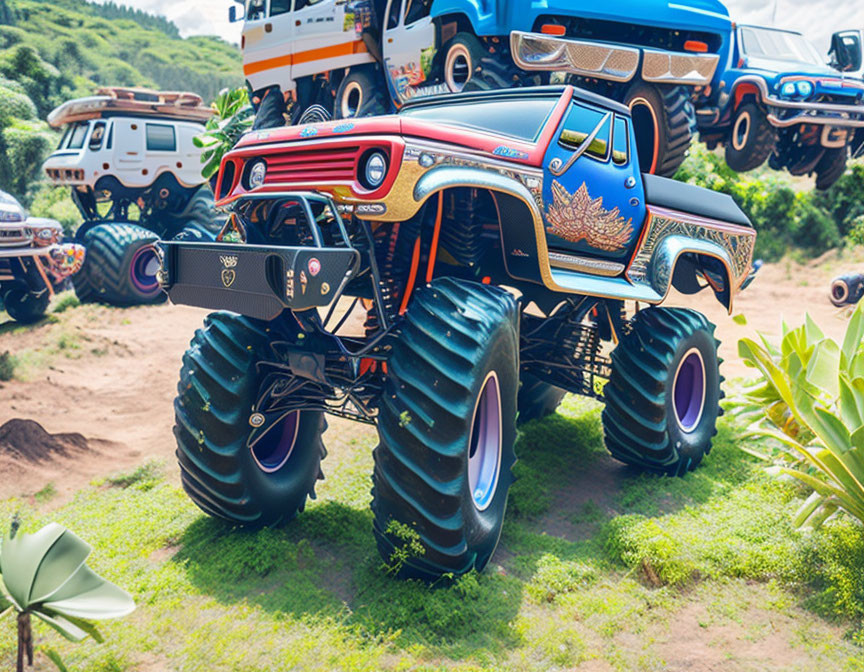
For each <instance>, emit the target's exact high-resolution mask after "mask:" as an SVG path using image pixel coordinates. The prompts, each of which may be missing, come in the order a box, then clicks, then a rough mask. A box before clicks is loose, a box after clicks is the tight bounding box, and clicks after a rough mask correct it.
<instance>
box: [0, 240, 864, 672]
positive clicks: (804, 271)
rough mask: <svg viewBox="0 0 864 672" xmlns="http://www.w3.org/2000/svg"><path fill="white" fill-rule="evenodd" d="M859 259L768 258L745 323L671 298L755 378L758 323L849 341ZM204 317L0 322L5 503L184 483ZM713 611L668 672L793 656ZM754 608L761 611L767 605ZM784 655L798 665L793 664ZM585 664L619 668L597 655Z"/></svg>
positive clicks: (0, 495) (340, 432) (165, 309)
mask: <svg viewBox="0 0 864 672" xmlns="http://www.w3.org/2000/svg"><path fill="white" fill-rule="evenodd" d="M861 262H862V259H856V258H852V257H847V258H845V259H843V258H837V257H836V256H831V257H826V258H823V259H820V260H817V261H815V262H812V263H810V264H808V265H807V266H802V265H798V264H795V263H791V262H790V263H785V262H784V263H780V264H774V265H767V266H766V267H764V268H763V269H762V271H761V272H760V274H759V277H758V278H757V280H756V282H755V283H754V284H753V285H752V286H751V287H750V288H749V289H748V290H747V291H746V292H744V293H743V294H742V295H741V296H740V297H739V300H738V302H737V303H736V306H735V310H734V314H735V315H739V314H743V315H745V316H746V317H747V320H748V322H747V324H746V325H741V324H737V323H735V322H734V321H733V320H732V318H731V317H730V316H729V315H727V314H726V312H725V310H724V309H723V308H722V306H720V305H719V304H718V303H717V302H715V301H714V300H713V298H712V297H711V296H709V295H706V294H702V295H699V296H698V297H696V298H695V300H694V298H693V297H676V298H675V299H674V300H673V303H677V304H679V305H690V306H692V307H694V308H698V309H699V310H701V311H702V312H704V313H706V314H707V316H708V317H709V319H710V320H711V321H712V322H714V323H715V324H717V335H718V337H719V338H720V340H721V341H722V353H721V354H722V356H723V357H724V359H725V363H724V365H723V368H724V374H725V375H726V377H727V378H729V379H732V378H736V377H746V376H748V375H749V371H748V369H747V368H746V367H744V366H743V364H742V363H741V362H740V360H739V359H738V357H737V355H736V343H737V340H738V339H739V338H741V337H744V336H754V335H755V333H756V331H757V330H758V331H762V332H764V333H766V334H767V335H769V336H772V337H776V336H777V335H778V334H779V332H780V324H781V319H785V320H786V321H787V322H788V323H789V324H793V325H795V324H799V323H800V322H801V321H802V320H803V318H804V314H805V313H808V312H809V313H810V315H811V316H812V317H813V318H814V319H815V321H816V322H817V323H818V324H820V325H821V326H822V327H823V329H824V330H825V331H826V333H827V334H828V335H829V336H831V337H833V338H835V339H841V338H842V335H843V332H844V329H845V324H846V319H847V317H848V313H849V311H848V310H847V311H840V310H837V309H835V308H834V307H833V306H832V305H831V304H830V303H829V301H828V298H827V288H828V284H829V282H830V280H831V278H832V277H834V276H836V275H839V274H840V273H844V272H849V271H855V270H857V268H859V267H864V263H861ZM205 315H206V311H204V310H199V309H194V308H189V307H178V306H171V305H162V306H158V307H141V308H132V309H125V310H121V309H111V308H105V307H101V306H81V307H77V308H73V309H71V310H69V311H67V312H64V313H61V314H59V315H58V316H57V319H54V320H48V321H46V322H43V323H42V324H40V325H37V326H35V327H30V328H21V327H18V326H15V325H14V324H13V323H11V322H6V323H5V324H2V323H0V354H2V353H3V352H4V351H9V352H11V353H13V354H16V355H20V354H28V355H33V356H29V357H26V358H25V359H27V361H31V360H32V361H34V362H35V364H31V366H29V367H28V368H27V370H26V375H24V378H25V380H18V379H16V380H13V381H10V382H5V383H0V499H6V498H10V497H23V498H29V499H35V500H39V496H38V493H39V492H40V491H42V490H43V488H46V486H47V487H49V488H51V494H52V496H51V497H50V498H49V499H50V501H49V502H48V503H46V504H43V506H45V507H49V508H54V507H59V506H61V505H62V504H63V503H65V502H67V501H69V500H70V499H71V498H72V496H73V495H74V493H75V492H76V491H78V490H80V489H81V488H83V487H86V486H87V484H88V483H91V482H93V481H94V480H95V479H98V478H100V477H104V476H107V475H108V474H110V473H112V472H118V471H128V470H131V469H134V468H136V467H138V466H140V465H143V464H145V463H147V462H150V461H153V460H157V461H161V462H164V463H166V464H167V465H168V468H167V469H166V472H167V474H168V475H169V478H170V479H171V480H172V481H174V482H175V483H177V482H179V478H178V476H177V473H176V472H177V470H176V469H174V468H173V465H174V457H173V453H174V445H175V444H174V438H173V436H172V424H173V408H172V402H173V398H174V396H175V392H176V384H177V374H178V370H179V367H180V362H181V358H182V355H183V352H184V350H185V349H186V347H187V345H188V343H189V340H190V339H191V337H192V335H193V333H194V331H195V329H197V328H198V327H200V326H201V323H202V320H203V319H204V317H205ZM0 322H2V318H0ZM63 343H65V345H62V344H63ZM58 344H61V345H58ZM34 353H35V355H34ZM37 423H38V424H37ZM329 423H330V425H329V426H330V429H329V430H328V433H327V436H325V443H326V444H327V445H328V449H329V450H330V451H331V454H332V453H334V451H340V450H341V451H347V450H348V449H349V448H348V441H349V438H351V439H356V438H357V437H360V436H369V437H370V438H371V437H374V429H372V428H370V427H367V426H359V425H356V424H351V425H350V427H349V423H348V422H347V421H344V420H340V419H337V418H333V419H331V420H330V421H329ZM622 468H623V467H621V465H618V464H617V463H614V461H613V460H611V459H603V460H599V461H598V462H597V463H596V464H595V465H594V467H593V468H592V470H589V473H586V474H585V478H584V479H582V482H583V483H586V482H596V483H599V484H602V485H603V486H604V487H610V488H614V486H615V481H616V478H618V476H619V474H620V472H621V469H622ZM49 484H50V485H49ZM586 493H590V489H589V490H586V491H585V492H581V491H580V493H574V495H573V496H574V497H575V498H576V499H574V500H573V502H572V504H573V507H572V508H571V507H569V506H568V507H565V508H567V509H569V510H574V509H575V507H576V506H577V505H578V504H580V503H584V501H583V500H585V498H586V496H587V494H586ZM547 518H548V519H544V520H543V521H542V524H543V525H546V526H547V528H548V529H546V532H547V533H550V534H554V535H556V536H561V537H562V538H565V539H569V538H574V537H582V536H583V535H584V531H583V530H580V529H578V526H574V525H573V523H571V522H569V521H563V519H562V520H558V519H557V518H554V517H551V518H550V517H547ZM559 518H560V516H559ZM687 609H690V610H691V611H692V613H687V611H686V610H687ZM704 609H705V607H704V605H702V604H701V601H700V600H699V599H694V601H693V602H692V604H689V605H688V606H686V608H685V613H686V614H687V616H688V617H687V618H686V619H685V622H686V623H688V624H689V625H688V627H687V628H685V629H684V630H683V631H681V630H680V629H676V632H675V636H674V637H673V636H670V635H669V634H668V633H662V632H659V631H658V632H657V633H652V634H653V635H654V636H656V637H657V640H658V641H661V642H663V646H662V647H661V648H662V649H663V651H662V652H663V655H664V658H665V664H666V665H667V667H666V669H681V670H683V669H693V670H696V669H698V670H706V671H707V670H714V669H721V668H723V667H724V666H727V665H729V663H730V660H731V661H732V662H735V661H738V662H741V661H744V662H741V665H738V664H733V665H732V666H731V667H729V668H728V669H742V670H744V669H748V670H749V669H767V667H764V668H763V667H762V664H763V663H765V662H766V661H767V660H769V659H770V660H773V661H774V663H775V664H776V663H777V662H778V661H779V660H781V659H783V656H786V657H789V656H792V657H793V658H794V655H795V653H794V652H789V651H787V649H789V646H788V642H787V639H785V638H784V637H781V636H780V635H777V637H776V638H775V639H776V642H775V641H774V640H771V641H770V643H767V644H766V643H765V642H762V643H761V644H759V645H758V647H757V645H755V644H753V643H752V642H751V641H750V640H751V638H750V636H749V634H748V632H747V631H746V628H744V626H741V627H736V626H734V625H728V626H723V627H719V626H717V627H711V628H708V629H706V627H704V624H703V623H702V621H703V620H704V614H703V613H702V611H704ZM753 609H756V610H757V611H758V605H757V606H754V607H753ZM754 613H755V612H754ZM757 616H758V618H756V616H754V617H753V618H749V617H748V618H747V619H745V620H747V622H748V623H750V625H752V623H751V621H753V622H755V621H754V619H755V620H756V621H758V620H759V619H761V621H760V623H761V622H762V621H764V626H765V628H769V629H771V630H772V632H773V631H776V630H777V629H778V628H780V629H782V628H781V627H780V626H782V625H784V624H778V623H776V622H774V621H771V620H770V618H769V615H761V612H759V613H758V614H757ZM750 625H748V626H747V627H748V628H749V627H750ZM790 627H791V626H790ZM838 632H839V631H838ZM835 634H836V633H835ZM837 636H839V635H837ZM682 642H684V644H682ZM718 643H721V644H722V646H716V645H717V644H718ZM694 645H695V646H694ZM766 646H767V647H768V648H769V649H771V650H770V651H766V650H765V648H764V647H766ZM759 647H763V648H761V649H760V650H756V649H757V648H759ZM719 652H724V653H722V655H721V653H719ZM730 656H731V659H730ZM778 656H779V657H778ZM784 660H785V659H784ZM785 662H789V669H791V667H793V666H792V663H793V662H794V660H790V661H785ZM780 667H783V666H782V665H781V666H780ZM580 669H582V668H580ZM585 669H597V670H605V669H611V668H608V667H607V666H605V664H604V663H603V662H602V661H593V662H589V663H587V664H586V666H585ZM772 669H778V667H776V666H775V667H772ZM784 669H786V668H785V667H784Z"/></svg>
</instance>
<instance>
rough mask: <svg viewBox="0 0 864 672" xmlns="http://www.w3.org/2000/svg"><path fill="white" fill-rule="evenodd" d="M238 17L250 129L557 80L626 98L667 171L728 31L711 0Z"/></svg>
mask: <svg viewBox="0 0 864 672" xmlns="http://www.w3.org/2000/svg"><path fill="white" fill-rule="evenodd" d="M238 2H240V3H241V4H244V3H243V2H242V1H241V0H238ZM237 9H238V8H237V7H232V12H231V16H232V19H233V20H239V19H240V18H241V12H238V11H237ZM242 18H245V26H244V31H243V42H242V44H243V56H244V73H245V76H246V79H247V82H248V85H249V89H250V92H251V93H252V99H253V102H254V104H255V105H256V107H260V109H259V110H258V111H259V114H258V121H257V128H269V127H275V126H282V125H284V123H285V121H286V120H287V121H288V122H289V123H309V122H314V121H323V120H327V119H330V118H333V117H336V118H343V117H351V116H367V115H373V114H381V113H384V112H387V111H392V110H394V109H398V108H399V107H401V106H402V105H403V104H404V103H405V102H406V101H407V100H409V99H410V98H413V97H416V96H420V95H429V94H440V93H447V92H458V91H461V90H462V89H463V88H464V87H465V86H466V85H467V86H469V87H476V88H479V89H488V88H511V87H513V86H519V85H523V84H524V85H529V84H548V83H550V81H551V80H554V82H555V83H568V84H574V85H577V86H580V87H582V88H587V89H590V90H593V91H596V92H598V93H601V94H603V95H605V96H607V97H610V98H612V99H614V100H616V101H618V102H622V103H624V104H625V105H627V106H628V107H629V108H630V109H631V111H632V113H633V123H634V128H635V132H636V142H637V147H638V151H639V155H640V157H639V158H640V161H641V165H642V166H643V167H644V169H645V171H646V172H649V173H654V174H659V175H666V176H669V175H672V174H673V173H674V172H675V170H676V169H677V168H678V166H679V165H680V164H681V162H682V161H683V160H684V157H685V155H686V151H687V148H688V147H689V145H690V139H691V130H692V128H693V127H694V126H695V120H694V115H693V107H692V100H693V99H694V98H698V97H699V96H701V95H703V94H705V93H707V92H710V91H715V90H717V88H718V86H717V84H718V79H719V73H718V72H717V66H718V64H719V63H726V62H727V60H728V54H729V49H730V42H731V33H732V24H731V21H730V19H729V15H728V12H727V10H726V8H725V6H724V5H723V4H722V3H721V2H720V1H719V0H680V2H677V3H669V2H666V0H620V1H619V2H615V3H610V4H609V5H603V4H601V3H597V2H588V1H585V0H579V1H574V0H567V1H564V0H550V1H548V2H543V3H521V2H514V1H512V0H351V1H350V2H346V1H345V0H318V1H317V2H313V1H311V0H294V1H293V2H291V0H246V2H245V4H244V6H243V10H242ZM553 73H554V76H553ZM472 79H473V80H474V81H472Z"/></svg>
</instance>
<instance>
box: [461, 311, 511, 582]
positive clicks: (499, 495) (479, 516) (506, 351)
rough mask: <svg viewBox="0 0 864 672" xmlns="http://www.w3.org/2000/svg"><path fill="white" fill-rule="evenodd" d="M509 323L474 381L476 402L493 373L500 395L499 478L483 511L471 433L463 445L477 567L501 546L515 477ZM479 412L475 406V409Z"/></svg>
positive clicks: (468, 527)
mask: <svg viewBox="0 0 864 672" xmlns="http://www.w3.org/2000/svg"><path fill="white" fill-rule="evenodd" d="M512 333H513V332H512V330H511V329H510V328H509V325H506V324H503V325H500V326H499V328H498V329H496V332H495V334H494V336H493V337H492V339H490V341H489V345H488V348H487V349H486V352H485V353H484V356H483V358H482V360H481V362H480V366H478V367H477V370H478V375H476V376H475V378H474V381H473V390H472V391H473V395H474V399H475V402H474V406H475V409H476V408H477V404H478V403H479V400H480V393H481V392H482V389H483V385H484V383H485V382H486V380H487V378H488V376H489V374H490V373H492V372H494V373H495V375H496V376H497V377H498V390H499V393H500V395H501V409H500V410H501V431H502V434H501V448H500V453H499V459H498V480H497V485H496V490H495V494H494V495H493V497H492V501H491V502H490V503H489V506H488V507H487V508H486V509H485V510H483V511H480V510H478V509H477V507H476V505H475V504H474V496H473V493H472V492H471V484H470V481H469V478H468V455H469V451H470V448H471V434H472V433H473V432H469V434H468V440H467V443H466V445H465V447H464V459H465V463H464V469H465V479H464V484H463V487H462V512H463V515H464V516H465V538H466V540H467V542H468V546H469V548H471V549H472V550H474V551H475V552H476V554H477V561H476V567H477V569H478V570H481V569H482V568H483V567H485V566H486V563H487V562H488V561H489V558H491V557H492V553H493V552H494V551H495V548H496V547H497V546H498V540H499V539H500V537H501V530H502V527H503V525H504V514H505V510H506V507H507V493H508V491H509V489H510V483H511V481H512V477H511V475H510V473H509V471H510V468H511V466H512V463H513V461H514V458H513V445H514V444H515V443H516V432H515V431H514V429H513V428H514V427H515V425H514V424H513V423H512V422H509V421H507V420H506V418H515V417H516V399H517V394H516V393H517V390H518V387H519V372H518V369H517V366H516V362H517V361H518V355H519V353H518V350H517V349H518V342H517V341H516V340H515V339H514V338H512V337H511V334H512ZM475 412H476V410H475Z"/></svg>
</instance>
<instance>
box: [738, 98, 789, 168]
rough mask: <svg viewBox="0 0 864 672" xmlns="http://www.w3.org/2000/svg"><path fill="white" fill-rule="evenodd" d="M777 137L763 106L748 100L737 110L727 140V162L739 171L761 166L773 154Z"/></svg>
mask: <svg viewBox="0 0 864 672" xmlns="http://www.w3.org/2000/svg"><path fill="white" fill-rule="evenodd" d="M776 140H777V136H776V133H775V131H774V127H773V126H772V125H771V123H770V122H769V121H768V117H767V116H766V115H765V112H764V111H763V110H762V108H761V107H759V106H758V105H757V104H756V103H754V102H747V103H744V104H743V105H741V106H740V107H738V109H737V110H735V116H734V118H733V120H732V128H731V129H730V131H729V138H728V140H727V141H726V163H727V164H728V165H729V167H730V168H731V169H732V170H734V171H735V172H738V173H744V172H747V171H748V170H753V169H754V168H758V167H759V166H761V165H762V164H763V163H765V161H767V160H768V157H770V156H771V153H772V152H773V151H774V144H775V142H776Z"/></svg>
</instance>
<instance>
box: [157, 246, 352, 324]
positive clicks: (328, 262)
mask: <svg viewBox="0 0 864 672" xmlns="http://www.w3.org/2000/svg"><path fill="white" fill-rule="evenodd" d="M160 245H161V247H162V249H163V251H164V260H163V264H162V271H163V275H162V280H163V288H164V289H165V290H166V291H167V292H168V296H169V297H170V299H171V301H172V302H173V303H177V304H184V305H189V306H198V307H200V308H209V309H212V310H230V311H232V312H235V313H240V314H241V315H248V316H249V317H254V318H257V319H259V320H272V319H274V318H275V317H276V316H278V315H279V313H281V312H282V311H283V310H284V309H286V308H290V309H292V310H308V309H310V308H318V307H321V306H327V305H329V304H330V303H331V302H332V301H334V300H335V299H338V298H339V296H338V294H339V290H340V288H341V287H342V286H343V281H345V280H346V278H347V279H350V278H351V277H352V276H353V275H354V274H355V273H356V272H357V269H358V268H359V265H360V253H359V252H357V251H356V250H352V249H344V248H336V247H334V248H314V247H275V246H274V247H271V246H266V245H238V244H228V243H189V242H163V243H160Z"/></svg>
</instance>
